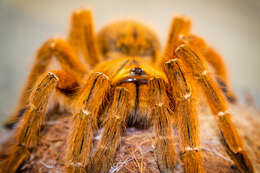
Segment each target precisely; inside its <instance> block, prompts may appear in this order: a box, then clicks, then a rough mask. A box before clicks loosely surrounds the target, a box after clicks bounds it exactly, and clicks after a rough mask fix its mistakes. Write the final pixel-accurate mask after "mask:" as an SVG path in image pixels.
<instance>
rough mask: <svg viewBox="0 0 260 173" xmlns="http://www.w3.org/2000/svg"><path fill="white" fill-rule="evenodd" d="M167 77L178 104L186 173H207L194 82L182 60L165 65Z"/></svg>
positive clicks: (177, 110)
mask: <svg viewBox="0 0 260 173" xmlns="http://www.w3.org/2000/svg"><path fill="white" fill-rule="evenodd" d="M165 74H166V75H167V77H168V79H169V82H170V85H171V88H172V94H173V96H174V100H175V104H176V108H175V111H176V113H175V114H176V116H177V117H176V118H177V119H178V124H177V127H178V129H179V136H180V143H181V152H182V153H181V157H182V160H183V162H184V167H185V172H186V173H199V172H205V170H204V167H203V164H202V158H201V151H200V140H199V123H198V117H197V112H196V105H195V102H194V99H195V98H196V96H195V93H196V90H195V87H192V86H193V83H192V80H189V78H188V77H187V76H186V75H185V74H184V71H183V65H182V63H181V62H180V60H177V59H172V60H169V61H168V62H166V64H165Z"/></svg>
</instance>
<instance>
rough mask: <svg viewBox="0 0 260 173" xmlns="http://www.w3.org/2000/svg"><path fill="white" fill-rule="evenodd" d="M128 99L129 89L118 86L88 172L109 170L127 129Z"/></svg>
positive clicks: (103, 172)
mask: <svg viewBox="0 0 260 173" xmlns="http://www.w3.org/2000/svg"><path fill="white" fill-rule="evenodd" d="M128 101H129V93H128V90H127V89H125V88H123V87H118V88H116V89H115V93H114V99H113V102H112V105H111V107H110V108H109V111H108V114H107V117H106V119H105V121H104V124H105V126H104V129H103V132H102V135H101V139H100V141H99V143H98V146H97V149H96V151H95V153H94V155H93V156H92V158H91V161H90V163H89V165H88V166H87V168H86V170H87V172H89V173H92V172H102V173H105V172H109V170H110V168H111V166H112V164H113V161H114V157H115V154H116V150H117V148H118V146H119V144H120V139H121V136H122V135H123V132H124V130H125V126H126V122H125V121H126V116H127V114H128Z"/></svg>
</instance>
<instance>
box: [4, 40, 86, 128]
mask: <svg viewBox="0 0 260 173" xmlns="http://www.w3.org/2000/svg"><path fill="white" fill-rule="evenodd" d="M53 57H55V58H56V59H57V60H58V62H59V64H60V66H61V68H62V70H64V71H66V72H68V73H70V74H71V75H72V76H75V78H76V80H77V81H79V82H80V81H81V80H82V78H83V76H84V75H85V73H86V69H85V67H84V65H83V64H81V62H80V61H79V59H78V58H77V56H76V54H75V52H74V51H73V50H72V48H71V47H70V46H69V45H68V43H66V42H65V41H63V40H62V39H49V40H47V41H46V42H45V43H44V44H43V45H42V47H41V48H40V49H39V50H38V52H37V55H36V58H35V62H34V65H33V67H32V69H31V71H30V74H29V76H28V78H27V82H26V84H25V87H24V89H23V91H22V94H21V96H20V99H19V102H18V105H17V106H16V109H15V111H14V113H13V115H12V116H10V118H9V119H8V120H7V122H6V123H5V127H7V128H9V129H11V128H13V126H14V125H15V123H16V122H17V121H18V119H19V117H20V116H22V114H23V113H24V109H25V107H26V104H27V103H28V98H29V96H30V93H31V92H30V91H31V90H32V87H33V86H34V84H35V82H36V81H37V79H38V78H39V77H40V76H41V75H42V74H43V73H44V72H45V71H46V70H47V68H48V65H49V64H50V62H51V59H52V58H53Z"/></svg>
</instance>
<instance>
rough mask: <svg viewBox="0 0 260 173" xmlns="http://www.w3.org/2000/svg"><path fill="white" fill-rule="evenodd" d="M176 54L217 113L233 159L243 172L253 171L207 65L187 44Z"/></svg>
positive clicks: (178, 49)
mask: <svg viewBox="0 0 260 173" xmlns="http://www.w3.org/2000/svg"><path fill="white" fill-rule="evenodd" d="M176 55H177V56H178V57H179V58H180V59H181V60H183V62H184V64H185V65H186V66H187V67H189V68H191V70H192V71H193V73H194V77H195V78H196V79H197V81H198V83H199V84H200V86H201V88H202V90H203V91H204V94H205V96H206V98H207V101H208V103H209V106H210V108H211V110H212V112H213V114H214V115H215V118H216V120H217V123H218V126H219V129H220V133H221V135H222V137H223V138H222V139H223V142H224V144H225V147H226V149H227V151H228V153H229V154H230V156H231V158H232V159H233V161H234V162H235V163H236V164H237V166H238V167H239V169H240V170H241V172H248V173H253V172H254V168H253V165H252V163H251V161H250V159H249V157H248V155H247V153H246V152H245V150H244V146H243V144H242V140H241V138H240V136H239V134H238V132H237V130H236V128H235V126H234V125H233V123H232V121H231V114H230V113H229V112H228V105H227V101H226V100H225V97H224V95H223V93H222V92H221V90H220V88H219V87H217V86H216V84H215V83H214V81H213V79H212V77H211V76H210V75H209V74H208V69H207V65H206V63H205V62H204V60H203V59H202V58H200V56H199V55H198V54H196V53H195V52H194V51H193V50H192V49H191V48H189V47H188V46H187V45H180V46H179V47H178V48H177V50H176Z"/></svg>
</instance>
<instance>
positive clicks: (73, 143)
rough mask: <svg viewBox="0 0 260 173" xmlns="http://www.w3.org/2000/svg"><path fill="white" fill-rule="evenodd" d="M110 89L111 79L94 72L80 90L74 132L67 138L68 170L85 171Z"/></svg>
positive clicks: (74, 116) (71, 171)
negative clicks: (101, 112)
mask: <svg viewBox="0 0 260 173" xmlns="http://www.w3.org/2000/svg"><path fill="white" fill-rule="evenodd" d="M109 90H110V81H109V79H108V77H107V76H105V75H103V74H101V73H93V74H91V75H90V76H89V79H88V80H87V83H86V84H85V86H84V87H83V88H82V90H81V91H80V92H79V96H78V98H77V102H76V104H75V105H76V107H77V108H76V109H77V113H76V114H75V115H73V118H74V120H73V121H74V124H73V128H72V133H71V134H70V135H69V137H68V138H67V149H66V167H67V172H70V173H73V172H75V173H76V172H77V173H78V172H85V166H86V165H87V163H88V161H89V156H90V151H91V148H92V142H93V141H92V140H93V135H94V134H95V132H96V131H97V129H98V122H97V119H98V118H99V117H98V116H99V111H100V109H104V106H103V104H104V102H105V100H106V97H107V94H108V92H109Z"/></svg>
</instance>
